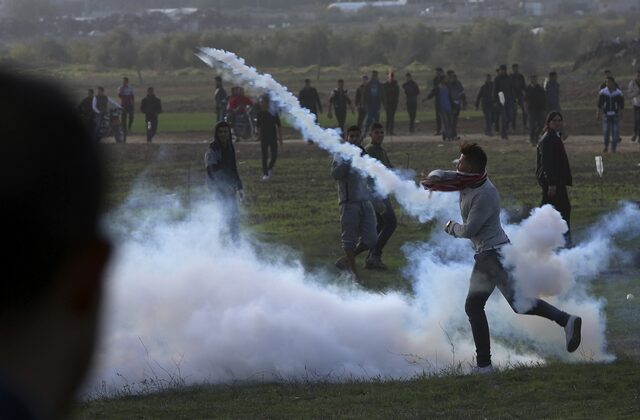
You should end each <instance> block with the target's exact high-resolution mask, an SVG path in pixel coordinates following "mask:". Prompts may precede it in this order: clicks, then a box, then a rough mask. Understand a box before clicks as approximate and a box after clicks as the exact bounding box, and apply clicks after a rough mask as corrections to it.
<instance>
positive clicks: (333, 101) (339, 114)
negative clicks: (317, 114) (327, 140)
mask: <svg viewBox="0 0 640 420" xmlns="http://www.w3.org/2000/svg"><path fill="white" fill-rule="evenodd" d="M347 106H348V107H349V108H350V109H351V113H352V114H353V105H352V104H351V99H349V93H348V92H347V90H346V89H345V88H344V80H342V79H340V80H338V87H337V88H335V89H333V91H332V92H331V96H330V97H329V114H328V115H327V116H328V117H329V118H331V116H332V115H331V110H333V111H334V112H335V114H336V120H338V127H339V128H340V133H341V135H342V136H344V135H345V133H344V125H345V123H346V121H347Z"/></svg>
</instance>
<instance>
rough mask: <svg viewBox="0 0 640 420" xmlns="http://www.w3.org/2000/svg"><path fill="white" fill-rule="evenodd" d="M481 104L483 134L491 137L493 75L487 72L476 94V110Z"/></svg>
mask: <svg viewBox="0 0 640 420" xmlns="http://www.w3.org/2000/svg"><path fill="white" fill-rule="evenodd" d="M481 104H482V115H484V134H485V136H489V137H491V136H492V135H493V131H492V129H491V126H492V125H493V77H491V74H489V73H487V75H486V78H485V81H484V84H483V85H482V86H481V87H480V90H478V96H476V110H477V109H478V108H480V105H481Z"/></svg>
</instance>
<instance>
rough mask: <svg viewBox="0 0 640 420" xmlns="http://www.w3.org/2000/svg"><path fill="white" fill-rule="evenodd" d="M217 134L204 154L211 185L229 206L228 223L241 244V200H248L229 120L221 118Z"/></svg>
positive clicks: (215, 195)
mask: <svg viewBox="0 0 640 420" xmlns="http://www.w3.org/2000/svg"><path fill="white" fill-rule="evenodd" d="M213 133H214V135H213V141H212V142H211V143H209V147H208V148H207V151H206V152H205V155H204V164H205V169H206V171H207V186H208V187H209V191H210V192H211V193H212V194H213V195H214V198H216V199H217V200H219V201H220V202H221V204H222V205H223V206H224V207H225V209H224V212H223V213H224V215H225V216H226V217H227V219H226V220H225V223H226V224H227V226H228V232H229V235H230V237H231V239H232V241H233V242H236V243H237V242H238V239H239V237H240V213H239V210H238V199H240V200H243V199H244V191H243V189H242V181H241V180H240V175H239V174H238V164H237V162H236V150H235V148H234V147H233V142H232V141H231V126H230V125H229V123H228V122H226V121H220V122H219V123H217V124H216V126H215V129H214V132H213ZM236 196H237V198H236Z"/></svg>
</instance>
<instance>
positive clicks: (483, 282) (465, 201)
mask: <svg viewBox="0 0 640 420" xmlns="http://www.w3.org/2000/svg"><path fill="white" fill-rule="evenodd" d="M460 152H461V154H460V157H459V159H458V164H457V171H443V170H435V171H432V172H431V173H429V174H427V173H424V172H423V178H422V185H423V186H424V187H425V188H426V189H428V190H431V191H459V192H460V213H461V215H462V223H459V222H454V221H452V220H449V221H448V222H447V223H446V225H445V228H444V230H445V232H447V233H448V234H449V235H451V236H453V237H454V238H467V239H469V240H471V242H472V244H473V248H474V250H475V252H476V253H475V256H474V259H475V264H474V266H473V272H472V273H471V278H470V280H469V293H468V295H467V299H466V302H465V312H466V313H467V316H468V317H469V323H470V324H471V332H472V334H473V341H474V342H475V345H476V355H477V367H476V372H478V373H491V372H492V370H493V367H492V365H491V350H490V338H489V323H488V322H487V316H486V314H485V311H484V306H485V303H486V302H487V300H488V299H489V297H490V296H491V293H493V290H494V289H495V288H496V287H498V289H499V290H500V292H501V293H502V295H503V296H504V297H505V299H507V302H509V305H510V306H511V307H512V308H513V310H514V311H515V312H516V313H523V314H527V315H538V316H541V317H544V318H547V319H549V320H551V321H554V322H556V323H557V324H558V325H560V326H562V327H563V328H564V331H565V338H566V348H567V351H568V352H574V351H575V350H576V349H577V348H578V346H579V345H580V340H581V325H582V319H581V318H579V317H577V316H574V315H569V314H567V313H566V312H563V311H561V310H559V309H557V308H556V307H554V306H552V305H550V304H548V303H547V302H545V301H543V300H540V299H531V302H530V307H529V309H528V310H524V311H523V310H522V308H516V306H515V293H514V286H513V279H512V278H511V277H510V275H509V273H508V272H507V271H506V270H505V268H504V267H503V265H502V262H501V248H502V247H503V246H505V245H507V244H508V243H509V238H508V237H507V235H506V233H505V232H504V230H503V229H502V225H501V223H500V195H499V194H498V190H497V189H496V187H495V186H494V185H493V184H492V183H491V181H490V180H489V178H488V176H487V171H486V164H487V155H486V154H485V152H484V150H482V148H481V147H480V146H478V145H477V144H476V143H463V144H462V146H461V147H460Z"/></svg>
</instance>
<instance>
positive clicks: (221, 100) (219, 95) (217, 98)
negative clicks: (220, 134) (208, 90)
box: [213, 76, 229, 123]
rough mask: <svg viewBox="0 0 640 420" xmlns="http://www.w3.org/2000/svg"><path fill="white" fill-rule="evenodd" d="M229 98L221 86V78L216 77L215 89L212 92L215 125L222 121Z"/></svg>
mask: <svg viewBox="0 0 640 420" xmlns="http://www.w3.org/2000/svg"><path fill="white" fill-rule="evenodd" d="M228 100H229V96H228V95H227V91H226V90H224V87H223V86H222V77H220V76H216V89H215V91H214V92H213V101H214V102H215V104H216V123H219V122H220V121H222V120H223V119H224V112H225V110H226V109H227V101H228Z"/></svg>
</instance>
